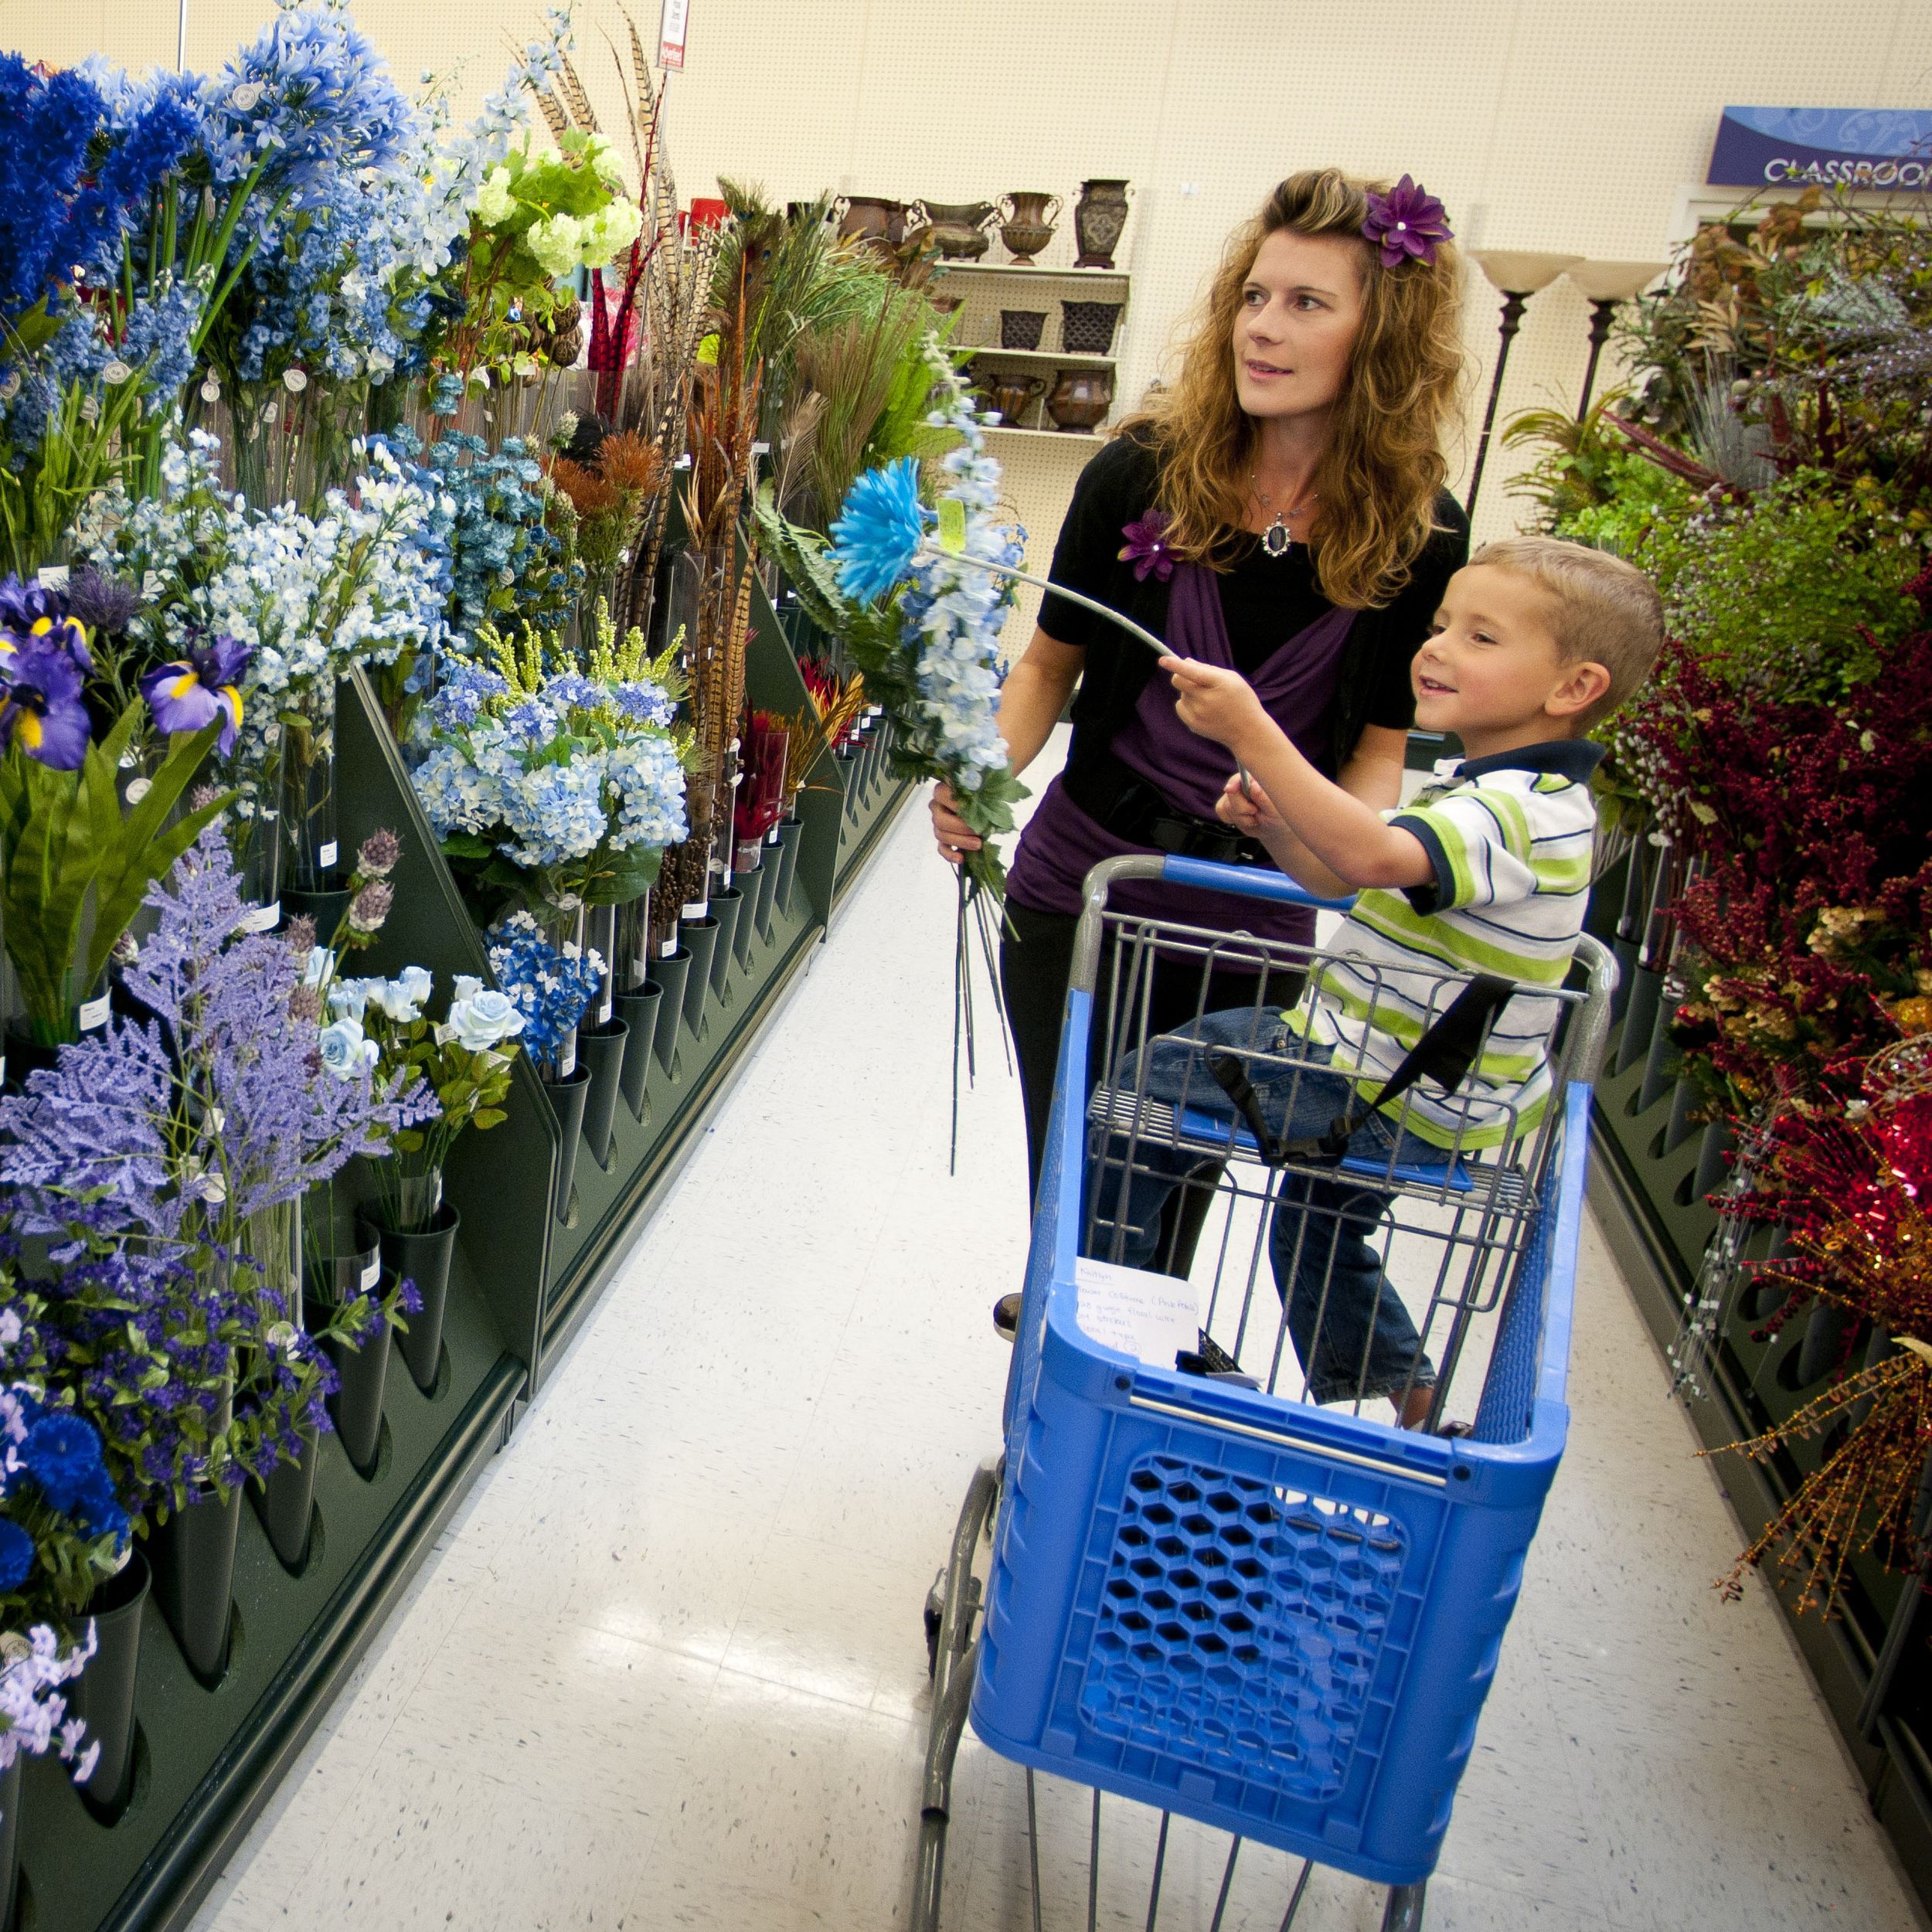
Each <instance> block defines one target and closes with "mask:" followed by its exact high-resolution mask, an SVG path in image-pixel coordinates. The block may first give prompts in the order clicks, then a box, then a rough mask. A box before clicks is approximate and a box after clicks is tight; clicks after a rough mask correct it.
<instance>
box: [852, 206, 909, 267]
mask: <svg viewBox="0 0 1932 1932" xmlns="http://www.w3.org/2000/svg"><path fill="white" fill-rule="evenodd" d="M840 202H841V204H842V205H841V206H839V210H838V233H839V236H840V238H841V239H842V240H846V241H856V242H860V243H864V244H865V245H866V246H867V247H872V248H875V249H877V250H880V251H881V252H882V253H888V254H889V253H891V252H892V251H893V250H894V249H896V247H898V246H899V244H900V243H901V242H903V240H905V239H906V204H905V203H904V202H903V201H888V200H886V199H885V198H884V197H883V196H879V195H846V196H841V197H840Z"/></svg>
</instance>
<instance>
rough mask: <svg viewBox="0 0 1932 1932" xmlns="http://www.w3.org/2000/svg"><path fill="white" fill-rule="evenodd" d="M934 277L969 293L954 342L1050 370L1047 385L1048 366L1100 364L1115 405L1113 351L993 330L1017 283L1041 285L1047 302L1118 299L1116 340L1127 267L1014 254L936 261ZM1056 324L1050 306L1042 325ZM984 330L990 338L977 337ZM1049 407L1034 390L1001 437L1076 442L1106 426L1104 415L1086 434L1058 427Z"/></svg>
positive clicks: (989, 356)
mask: <svg viewBox="0 0 1932 1932" xmlns="http://www.w3.org/2000/svg"><path fill="white" fill-rule="evenodd" d="M934 285H935V286H936V287H941V288H943V289H944V291H945V292H946V293H947V294H954V293H957V294H964V297H965V298H966V301H965V304H964V308H961V311H960V315H959V321H958V323H957V325H956V326H955V328H954V331H953V344H954V347H956V348H958V349H971V351H972V355H973V359H974V361H975V362H981V361H984V362H988V363H989V364H992V365H993V366H996V367H1008V368H1012V369H1027V370H1034V369H1037V370H1039V371H1041V372H1043V373H1046V374H1047V380H1048V384H1049V387H1050V386H1051V383H1052V376H1051V374H1050V372H1051V371H1053V370H1056V369H1093V370H1104V372H1107V374H1108V375H1109V376H1112V377H1113V378H1114V408H1117V407H1118V406H1119V403H1120V393H1119V388H1120V384H1119V378H1120V366H1121V359H1120V357H1119V356H1118V355H1114V354H1110V355H1094V354H1091V353H1090V352H1083V351H1080V350H1077V349H1004V348H1002V347H1001V346H1000V345H999V342H998V335H999V311H1000V310H1001V309H1002V308H1005V307H1008V306H1010V305H1011V302H1012V297H1013V295H1014V294H1015V285H1017V286H1018V287H1019V288H1022V289H1024V290H1025V291H1026V292H1027V293H1028V294H1029V295H1030V294H1032V292H1033V290H1034V288H1035V287H1036V286H1039V287H1040V288H1041V290H1042V292H1043V293H1045V294H1046V299H1047V300H1048V301H1049V302H1053V301H1115V300H1117V301H1119V302H1120V304H1121V318H1120V321H1119V322H1118V323H1117V325H1116V326H1115V331H1114V333H1115V338H1116V346H1117V344H1118V336H1119V332H1120V328H1121V327H1122V326H1124V324H1125V322H1126V319H1127V313H1126V311H1127V309H1128V306H1129V304H1131V300H1132V296H1131V290H1132V287H1133V277H1132V276H1131V275H1130V274H1128V271H1127V270H1125V269H1124V268H1070V267H1066V268H1060V267H1040V266H1038V265H1031V266H1027V267H1022V266H1021V265H1020V264H1018V263H1016V262H974V261H957V260H956V261H947V262H942V263H940V265H939V267H938V268H937V270H934ZM1053 287H1059V288H1062V289H1064V291H1066V292H1065V293H1064V294H1060V295H1057V296H1056V295H1054V294H1051V293H1050V292H1048V291H1049V290H1050V289H1051V288H1053ZM1060 327H1061V322H1060V318H1057V317H1056V316H1055V315H1053V314H1052V313H1051V311H1049V314H1048V316H1047V321H1046V331H1045V332H1046V334H1047V335H1049V336H1050V335H1056V334H1057V333H1058V332H1059V330H1060ZM982 338H991V339H985V340H983V339H982ZM1111 420H1113V409H1110V410H1109V412H1108V416H1107V421H1109V422H1111ZM1105 427H1106V423H1101V424H1100V426H1099V427H1098V428H1097V429H1096V430H1094V431H1092V432H1090V433H1088V434H1082V433H1081V432H1080V431H1077V430H1058V429H1055V428H1053V427H1051V426H1050V425H1049V423H1048V420H1047V417H1046V397H1045V396H1044V395H1043V396H1039V397H1036V399H1035V400H1033V401H1032V402H1031V403H1029V404H1028V405H1027V406H1026V413H1025V417H1024V419H1023V420H1022V421H1021V422H1020V423H1008V424H1003V425H1002V427H1000V428H999V429H998V430H995V432H994V434H995V435H997V436H1000V437H1015V436H1031V437H1051V438H1052V439H1053V440H1055V441H1056V442H1063V443H1066V444H1071V445H1072V446H1073V447H1075V448H1079V447H1081V446H1082V445H1083V444H1090V441H1091V438H1092V437H1093V436H1096V435H1098V434H1100V432H1101V431H1102V430H1104V429H1105Z"/></svg>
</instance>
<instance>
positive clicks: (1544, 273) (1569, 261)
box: [1475, 248, 1584, 295]
mask: <svg viewBox="0 0 1932 1932" xmlns="http://www.w3.org/2000/svg"><path fill="white" fill-rule="evenodd" d="M1583 260H1584V257H1583V256H1581V255H1546V254H1539V253H1537V252H1536V250H1533V249H1526V248H1478V249H1477V250H1475V263H1476V266H1477V267H1478V268H1480V269H1481V270H1482V272H1483V273H1484V274H1485V275H1486V276H1488V278H1489V280H1490V282H1491V284H1492V285H1493V286H1494V287H1496V288H1498V289H1499V290H1501V291H1502V293H1503V294H1505V295H1533V294H1536V291H1537V290H1538V289H1539V288H1547V287H1549V284H1551V283H1552V282H1553V281H1555V280H1556V277H1558V276H1559V275H1560V274H1562V273H1563V270H1565V269H1566V268H1574V267H1577V265H1578V264H1580V263H1581V262H1582V261H1583Z"/></svg>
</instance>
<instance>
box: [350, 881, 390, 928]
mask: <svg viewBox="0 0 1932 1932" xmlns="http://www.w3.org/2000/svg"><path fill="white" fill-rule="evenodd" d="M395 903H396V888H395V887H394V886H392V885H391V884H390V883H389V881H388V880H387V879H372V880H371V881H370V882H369V884H368V885H366V886H364V887H363V888H362V890H361V891H360V892H359V893H357V894H356V895H355V897H354V898H353V899H352V900H350V901H349V930H351V931H352V932H357V933H373V932H379V931H380V930H382V926H383V920H386V919H387V918H388V917H389V908H390V907H391V906H393V905H394V904H395Z"/></svg>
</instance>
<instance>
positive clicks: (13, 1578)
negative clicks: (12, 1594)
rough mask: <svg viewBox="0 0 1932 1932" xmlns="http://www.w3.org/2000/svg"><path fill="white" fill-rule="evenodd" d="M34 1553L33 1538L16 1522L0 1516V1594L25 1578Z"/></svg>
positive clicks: (17, 1584) (30, 1571) (29, 1571)
mask: <svg viewBox="0 0 1932 1932" xmlns="http://www.w3.org/2000/svg"><path fill="white" fill-rule="evenodd" d="M34 1556H35V1550H34V1546H33V1539H32V1537H31V1536H29V1535H28V1534H27V1532H26V1531H25V1530H24V1529H22V1528H21V1527H20V1526H19V1524H18V1523H17V1522H8V1521H7V1520H6V1519H5V1518H4V1517H0V1596H4V1595H5V1594H6V1593H7V1592H8V1591H9V1590H18V1589H19V1587H20V1586H21V1585H22V1583H25V1582H26V1580H27V1578H28V1577H29V1575H31V1574H32V1570H33V1565H34Z"/></svg>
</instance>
